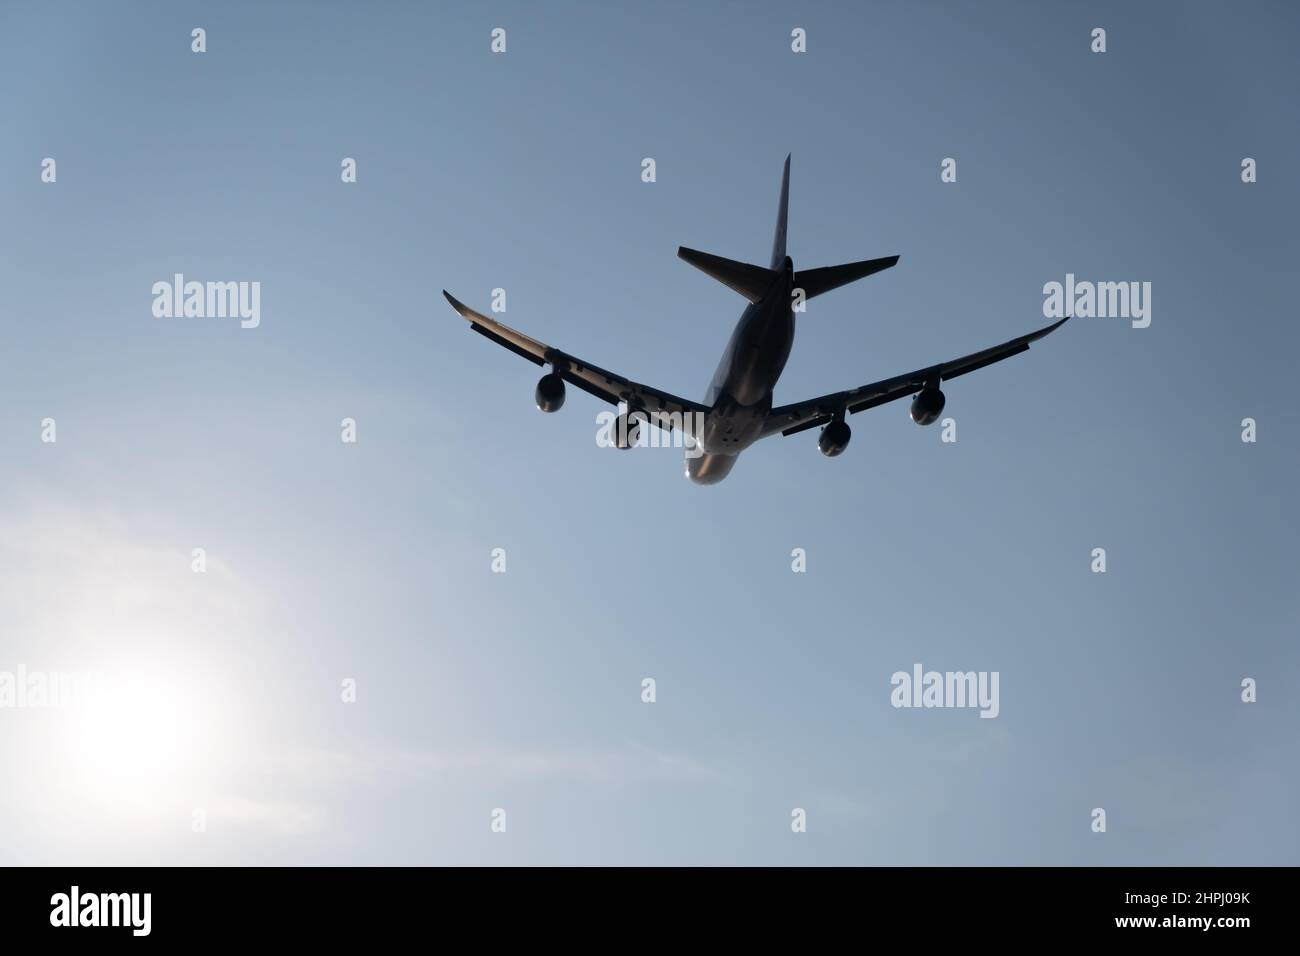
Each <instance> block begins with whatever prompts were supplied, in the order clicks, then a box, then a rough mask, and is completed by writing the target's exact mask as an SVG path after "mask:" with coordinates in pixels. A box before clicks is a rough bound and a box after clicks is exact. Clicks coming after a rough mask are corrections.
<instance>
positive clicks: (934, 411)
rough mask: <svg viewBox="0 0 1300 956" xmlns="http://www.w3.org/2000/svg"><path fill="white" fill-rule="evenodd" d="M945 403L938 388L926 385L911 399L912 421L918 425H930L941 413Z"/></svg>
mask: <svg viewBox="0 0 1300 956" xmlns="http://www.w3.org/2000/svg"><path fill="white" fill-rule="evenodd" d="M946 401H947V399H945V398H944V397H943V392H941V391H939V389H938V387H936V386H934V385H927V386H926V387H925V388H923V389H921V391H920V392H918V393H917V396H916V398H914V399H912V411H911V415H912V421H914V422H916V423H917V424H918V425H929V424H931V423H932V422H934V421H936V420H937V419H938V418H939V416H940V415H941V414H942V413H943V406H944V403H945V402H946Z"/></svg>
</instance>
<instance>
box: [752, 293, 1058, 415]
mask: <svg viewBox="0 0 1300 956" xmlns="http://www.w3.org/2000/svg"><path fill="white" fill-rule="evenodd" d="M1069 318H1070V317H1069V316H1068V315H1067V316H1066V317H1065V318H1064V319H1061V320H1060V321H1059V322H1053V323H1052V324H1051V325H1049V326H1047V327H1046V328H1042V329H1039V330H1038V331H1037V332H1030V333H1029V334H1027V335H1022V336H1020V337H1019V338H1015V339H1011V340H1010V341H1009V342H1003V343H1002V344H1001V345H995V346H993V347H992V348H990V349H985V350H984V351H982V352H975V353H973V354H971V355H967V356H965V357H963V358H959V359H953V360H952V361H951V362H941V363H940V364H938V365H931V366H930V367H929V368H922V369H917V370H916V371H915V372H909V373H907V374H906V375H898V376H895V377H894V378H887V379H885V380H884V381H883V382H873V383H871V384H870V385H863V386H862V387H861V388H852V389H849V390H848V391H845V392H834V393H832V394H830V395H823V396H822V397H821V398H813V399H809V400H808V401H806V402H796V403H795V404H793V405H782V406H781V407H780V408H774V409H772V412H771V414H770V415H768V417H767V421H766V422H765V423H764V425H763V434H762V435H761V436H760V437H766V436H768V435H771V434H773V433H775V432H780V433H781V434H782V435H793V434H795V433H796V432H801V431H804V430H805V429H809V428H816V427H817V426H818V425H825V424H826V423H827V422H829V421H831V419H833V418H834V417H835V416H836V415H843V414H844V413H845V412H848V413H849V414H854V413H856V412H862V411H866V410H867V409H868V408H875V407H876V406H877V405H884V404H885V403H886V402H892V401H894V400H895V399H899V398H903V397H904V396H907V395H911V394H913V393H914V392H917V391H920V390H921V389H922V388H924V387H925V385H926V383H927V382H936V383H937V382H940V381H947V380H948V379H950V378H956V377H957V376H958V375H965V374H966V373H967V372H973V371H975V370H976V369H979V368H983V367H984V366H986V365H992V364H993V363H994V362H1000V361H1002V360H1003V359H1004V358H1010V357H1011V356H1013V355H1019V354H1020V353H1021V352H1025V351H1028V349H1029V343H1030V342H1034V341H1037V340H1038V339H1041V338H1042V337H1043V336H1044V335H1047V334H1048V333H1049V332H1052V331H1055V330H1056V329H1058V328H1060V327H1061V326H1062V325H1064V324H1065V323H1066V322H1067V321H1068V320H1069Z"/></svg>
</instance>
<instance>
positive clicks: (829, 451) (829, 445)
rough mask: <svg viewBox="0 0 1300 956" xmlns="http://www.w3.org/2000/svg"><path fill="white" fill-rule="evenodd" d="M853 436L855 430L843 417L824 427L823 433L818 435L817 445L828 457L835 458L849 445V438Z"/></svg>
mask: <svg viewBox="0 0 1300 956" xmlns="http://www.w3.org/2000/svg"><path fill="white" fill-rule="evenodd" d="M852 437H853V430H852V429H851V428H849V426H848V423H847V422H846V421H844V419H842V418H837V419H835V420H834V421H833V422H831V423H830V424H829V425H827V426H826V427H825V428H823V429H822V433H821V434H820V435H818V436H817V447H818V448H820V449H821V451H822V454H823V455H825V456H826V457H827V458H834V457H835V456H836V455H838V454H840V453H841V452H843V451H844V449H846V448H848V447H849V439H850V438H852Z"/></svg>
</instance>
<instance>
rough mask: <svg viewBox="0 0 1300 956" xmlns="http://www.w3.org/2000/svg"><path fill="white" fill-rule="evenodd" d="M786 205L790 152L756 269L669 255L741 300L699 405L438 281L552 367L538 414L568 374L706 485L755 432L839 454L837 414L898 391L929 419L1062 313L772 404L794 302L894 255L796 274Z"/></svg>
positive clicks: (493, 330)
mask: <svg viewBox="0 0 1300 956" xmlns="http://www.w3.org/2000/svg"><path fill="white" fill-rule="evenodd" d="M789 205H790V157H789V156H787V157H786V159H785V172H784V175H783V176H782V179H781V200H780V206H779V209H778V212H777V220H776V238H775V240H774V241H773V243H772V258H771V262H770V263H769V265H768V267H767V268H766V269H764V268H763V267H762V266H756V265H750V264H748V263H744V262H737V261H735V260H734V259H724V258H722V257H721V256H714V255H710V254H708V253H706V252H698V251H696V250H694V249H687V248H686V247H685V246H682V247H680V248H679V249H678V250H677V255H678V256H679V257H681V258H682V259H684V260H685V261H686V262H689V263H690V264H691V265H693V266H695V267H696V268H697V269H699V270H701V271H702V272H704V273H706V274H708V275H710V276H712V277H713V278H715V279H717V280H718V281H719V282H721V283H722V284H723V285H725V286H727V287H728V288H731V289H733V290H735V291H736V292H739V293H740V294H741V295H742V296H744V297H745V298H746V299H748V300H749V305H748V306H747V307H746V308H745V311H744V313H743V314H742V315H741V316H740V321H739V322H738V323H737V324H736V329H735V331H734V332H732V334H731V340H730V341H729V342H728V343H727V348H726V350H725V351H724V352H723V353H722V359H721V361H720V362H719V363H718V370H717V372H715V373H714V375H713V381H712V382H711V383H710V385H709V389H708V392H707V394H706V395H705V398H704V401H703V402H702V403H701V402H693V401H691V400H690V399H685V398H678V397H677V396H676V395H670V394H669V393H667V392H663V391H660V390H659V389H657V388H651V387H650V386H648V385H640V384H637V383H636V382H632V381H629V380H628V379H626V378H623V377H622V376H621V375H616V374H614V373H613V372H607V371H605V370H604V369H602V368H598V367H597V366H595V365H591V364H589V363H588V362H585V361H583V360H582V359H579V358H577V357H575V356H573V355H570V354H568V353H567V352H562V351H560V350H559V349H556V348H552V347H551V346H548V345H546V344H544V343H542V342H539V341H537V340H536V339H534V338H531V337H529V336H527V335H524V334H523V333H522V332H517V331H515V330H514V329H512V328H510V327H509V326H507V325H503V324H502V323H500V322H498V321H496V320H495V319H491V318H488V317H487V316H486V315H482V314H481V313H478V312H475V311H474V310H473V309H471V308H469V307H468V306H466V305H465V304H464V303H462V302H460V301H458V300H457V299H456V298H455V297H453V296H452V295H451V293H449V292H447V291H446V290H445V289H444V290H443V293H442V294H443V295H444V296H446V298H447V301H448V302H450V303H451V306H452V308H454V309H455V310H456V311H457V312H459V313H460V315H461V316H462V317H463V318H465V319H467V320H468V321H469V323H470V328H471V329H473V330H474V331H475V332H478V333H480V334H482V335H484V336H486V337H487V338H489V339H491V340H492V341H493V342H496V343H497V344H498V345H502V346H504V347H505V348H507V349H509V350H510V351H512V352H514V353H516V354H518V355H521V356H523V357H524V358H526V359H528V360H529V361H531V362H534V363H536V364H537V365H550V366H551V371H550V372H548V373H546V374H545V375H543V376H542V378H541V380H540V381H539V382H538V383H537V391H536V400H537V407H538V408H540V409H541V410H542V411H544V412H555V411H559V409H560V407H561V406H562V405H563V404H564V395H565V389H564V383H565V382H568V383H569V384H570V385H573V386H576V387H577V388H580V389H582V390H583V391H585V392H590V393H591V394H592V395H595V396H596V397H597V398H599V399H602V400H603V401H606V402H609V403H610V404H612V405H616V406H618V407H619V410H620V413H619V416H618V420H617V423H616V425H615V427H614V428H613V429H611V431H612V433H613V434H614V435H615V436H616V437H615V444H616V445H617V446H618V447H620V448H629V447H631V446H632V445H634V444H635V443H636V441H637V438H638V437H639V428H640V425H641V423H642V422H647V421H648V422H651V423H653V424H655V425H656V427H659V428H662V429H665V430H669V429H679V430H681V431H682V433H683V436H684V439H685V443H686V446H687V454H686V475H687V477H689V478H690V479H691V480H692V481H694V482H697V483H699V484H705V485H711V484H716V483H717V482H719V481H721V480H722V479H723V478H725V477H727V475H728V474H729V473H730V471H731V469H732V467H733V466H734V465H735V464H736V459H737V458H738V457H739V455H740V453H741V452H742V451H744V450H745V449H746V448H748V447H749V446H750V445H752V444H753V443H754V442H756V441H758V440H759V439H760V438H766V437H768V436H769V435H775V434H777V433H778V432H779V433H781V434H782V435H794V434H797V433H798V432H801V431H805V430H806V429H809V428H816V427H818V426H821V433H820V434H819V436H818V438H817V446H818V448H820V449H821V451H822V453H823V454H825V455H828V456H831V457H833V456H835V455H838V454H840V453H841V452H843V451H844V449H845V448H847V447H848V444H849V438H850V437H851V432H850V429H849V426H848V423H847V422H845V421H844V416H845V415H846V414H850V415H851V414H854V413H856V412H861V411H864V410H866V409H868V408H875V407H876V406H877V405H884V404H885V403H886V402H892V401H894V400H896V399H899V398H902V397H904V396H905V395H913V396H914V397H913V399H912V408H911V417H912V421H914V422H916V423H917V424H918V425H929V424H931V423H932V422H934V421H936V420H937V419H938V418H939V415H940V414H941V413H942V412H943V408H944V403H945V398H944V394H943V392H942V391H941V390H940V388H939V386H940V384H941V383H943V382H946V381H947V380H949V379H952V378H956V377H957V376H958V375H965V374H966V373H967V372H973V371H975V370H976V369H980V368H984V366H986V365H992V364H993V363H994V362H1000V361H1002V359H1004V358H1009V357H1011V356H1012V355H1018V354H1019V353H1021V352H1024V351H1027V350H1028V348H1029V343H1031V342H1033V341H1036V340H1037V339H1041V338H1042V337H1043V336H1045V335H1047V334H1048V333H1049V332H1052V331H1053V330H1055V329H1057V328H1059V327H1060V326H1061V325H1063V324H1064V323H1065V322H1066V321H1068V319H1069V316H1066V317H1065V318H1063V319H1061V320H1060V321H1058V322H1054V323H1052V324H1051V325H1049V326H1047V327H1045V328H1042V329H1039V330H1037V331H1036V332H1030V333H1028V334H1027V335H1022V336H1020V337H1019V338H1015V339H1011V340H1010V341H1008V342H1003V343H1002V344H1001V345H995V346H993V347H992V348H988V349H984V350H983V351H982V352H975V353H973V354H971V355H967V356H965V357H963V358H959V359H954V360H952V361H951V362H941V363H939V364H938V365H931V366H929V367H928V368H923V369H918V370H916V371H915V372H909V373H907V374H906V375H896V376H894V377H893V378H888V379H884V380H883V381H880V382H873V383H871V384H870V385H863V386H862V387H861V388H853V389H849V390H847V391H842V392H832V393H831V394H829V395H823V396H821V397H820V398H813V399H809V400H807V401H803V402H796V403H794V404H793V405H781V406H779V407H777V408H773V407H772V391H773V389H774V388H775V386H776V382H777V379H779V378H780V377H781V372H782V371H783V370H784V369H785V363H786V360H787V359H788V358H789V357H790V348H791V346H792V345H793V344H794V327H795V314H796V307H797V306H798V305H799V303H800V302H806V301H807V300H809V299H812V298H814V297H816V296H819V295H821V294H823V293H825V292H829V291H831V290H832V289H838V288H839V287H840V286H842V285H846V284H847V283H850V282H854V281H856V280H858V279H862V278H865V277H866V276H869V275H874V274H875V273H877V272H880V271H882V270H884V269H888V268H890V267H891V266H893V265H894V264H896V263H897V262H898V256H885V257H883V258H880V259H867V260H864V261H862V262H850V263H847V264H845V265H840V266H828V267H825V268H821V269H807V270H800V271H797V272H796V271H795V268H794V263H793V262H792V261H791V259H790V257H789V256H788V255H786V248H785V247H786V241H785V239H786V222H787V218H788V216H787V214H788V211H789Z"/></svg>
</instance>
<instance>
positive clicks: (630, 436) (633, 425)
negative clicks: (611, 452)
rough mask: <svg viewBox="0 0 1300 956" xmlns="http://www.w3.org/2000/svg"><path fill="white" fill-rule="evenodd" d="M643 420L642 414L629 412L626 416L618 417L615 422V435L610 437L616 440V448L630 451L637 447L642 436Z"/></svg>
mask: <svg viewBox="0 0 1300 956" xmlns="http://www.w3.org/2000/svg"><path fill="white" fill-rule="evenodd" d="M643 418H644V416H643V415H642V414H641V413H640V412H628V413H627V414H626V415H620V416H618V418H617V419H615V420H614V426H613V434H612V435H611V436H610V437H612V438H613V439H614V447H616V448H622V449H628V448H631V447H632V446H633V445H635V444H636V440H637V438H638V437H639V436H640V434H641V421H642V419H643Z"/></svg>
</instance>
